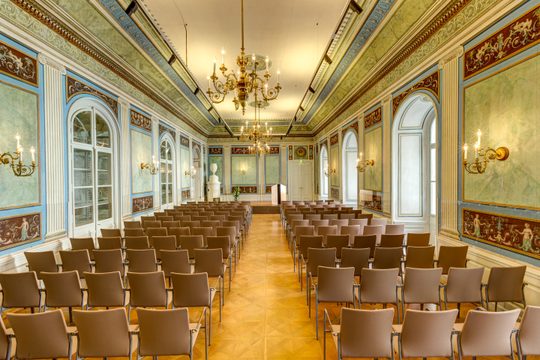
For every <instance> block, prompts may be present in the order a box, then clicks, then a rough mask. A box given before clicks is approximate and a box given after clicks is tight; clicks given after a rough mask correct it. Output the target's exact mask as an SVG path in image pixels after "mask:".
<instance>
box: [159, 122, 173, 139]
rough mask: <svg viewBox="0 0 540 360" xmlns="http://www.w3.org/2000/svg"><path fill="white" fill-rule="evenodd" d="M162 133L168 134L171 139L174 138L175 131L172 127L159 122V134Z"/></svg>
mask: <svg viewBox="0 0 540 360" xmlns="http://www.w3.org/2000/svg"><path fill="white" fill-rule="evenodd" d="M163 134H169V135H171V137H172V138H173V140H176V131H174V129H173V128H171V127H169V126H167V125H164V124H162V123H159V136H162V135H163Z"/></svg>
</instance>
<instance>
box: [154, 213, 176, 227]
mask: <svg viewBox="0 0 540 360" xmlns="http://www.w3.org/2000/svg"><path fill="white" fill-rule="evenodd" d="M156 219H157V220H159V221H161V226H165V225H163V223H164V222H165V221H174V218H173V217H172V216H169V215H165V214H160V215H156Z"/></svg>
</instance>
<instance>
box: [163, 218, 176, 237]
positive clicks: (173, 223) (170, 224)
mask: <svg viewBox="0 0 540 360" xmlns="http://www.w3.org/2000/svg"><path fill="white" fill-rule="evenodd" d="M161 226H163V227H166V228H167V229H169V230H170V229H171V228H177V227H180V221H178V220H172V221H162V222H161ZM169 235H171V234H169Z"/></svg>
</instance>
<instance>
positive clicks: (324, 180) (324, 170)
mask: <svg viewBox="0 0 540 360" xmlns="http://www.w3.org/2000/svg"><path fill="white" fill-rule="evenodd" d="M320 163H321V174H320V178H321V196H323V197H326V196H328V175H327V174H328V151H327V150H326V146H322V147H321V162H320Z"/></svg>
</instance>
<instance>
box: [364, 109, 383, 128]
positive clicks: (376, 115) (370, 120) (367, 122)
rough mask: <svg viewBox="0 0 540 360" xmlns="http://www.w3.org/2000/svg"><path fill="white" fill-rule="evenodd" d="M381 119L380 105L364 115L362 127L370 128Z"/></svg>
mask: <svg viewBox="0 0 540 360" xmlns="http://www.w3.org/2000/svg"><path fill="white" fill-rule="evenodd" d="M381 121H382V106H379V107H378V108H376V109H375V110H373V111H371V112H369V113H367V114H365V115H364V129H367V128H370V127H372V126H373V125H375V124H378V123H380V122H381Z"/></svg>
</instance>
